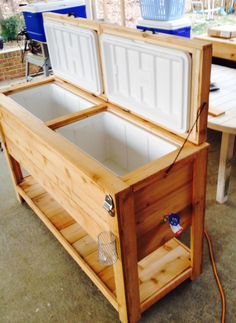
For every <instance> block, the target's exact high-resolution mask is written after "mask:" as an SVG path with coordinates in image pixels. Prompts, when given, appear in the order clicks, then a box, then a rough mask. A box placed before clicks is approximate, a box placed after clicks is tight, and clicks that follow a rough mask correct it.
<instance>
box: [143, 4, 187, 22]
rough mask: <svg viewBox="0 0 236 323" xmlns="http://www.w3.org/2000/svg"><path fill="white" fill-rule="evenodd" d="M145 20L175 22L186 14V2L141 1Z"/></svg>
mask: <svg viewBox="0 0 236 323" xmlns="http://www.w3.org/2000/svg"><path fill="white" fill-rule="evenodd" d="M140 7H141V14H142V17H143V19H148V20H161V21H163V20H175V19H178V18H181V17H182V16H183V14H184V8H185V0H140Z"/></svg>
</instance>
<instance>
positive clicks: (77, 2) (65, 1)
mask: <svg viewBox="0 0 236 323" xmlns="http://www.w3.org/2000/svg"><path fill="white" fill-rule="evenodd" d="M83 5H85V1H83V0H57V1H49V2H45V1H42V2H37V3H31V4H28V5H27V6H24V7H22V11H23V12H32V13H36V12H44V11H53V10H59V9H65V8H73V7H79V6H83Z"/></svg>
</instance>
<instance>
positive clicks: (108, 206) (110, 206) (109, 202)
mask: <svg viewBox="0 0 236 323" xmlns="http://www.w3.org/2000/svg"><path fill="white" fill-rule="evenodd" d="M103 207H104V209H105V210H106V211H107V212H108V213H109V214H110V215H111V216H115V210H114V202H113V199H112V197H111V195H109V194H106V196H105V201H104V204H103Z"/></svg>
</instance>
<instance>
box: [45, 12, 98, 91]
mask: <svg viewBox="0 0 236 323" xmlns="http://www.w3.org/2000/svg"><path fill="white" fill-rule="evenodd" d="M44 27H45V33H46V38H47V45H48V50H49V54H50V61H51V64H52V68H53V71H54V74H55V75H57V76H59V77H61V78H63V79H64V80H66V81H68V82H70V83H72V84H74V85H76V86H80V87H81V88H83V89H85V90H87V91H89V92H92V93H94V94H96V95H100V94H102V93H103V85H102V77H101V66H100V59H99V46H98V38H97V37H98V36H97V33H96V31H94V30H92V29H87V28H83V27H79V26H77V25H73V24H70V23H69V22H66V21H59V20H58V21H55V20H50V19H47V17H45V18H44Z"/></svg>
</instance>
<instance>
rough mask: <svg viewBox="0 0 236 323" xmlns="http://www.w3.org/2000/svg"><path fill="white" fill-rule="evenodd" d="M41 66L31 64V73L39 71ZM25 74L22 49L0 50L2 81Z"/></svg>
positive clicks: (0, 74)
mask: <svg viewBox="0 0 236 323" xmlns="http://www.w3.org/2000/svg"><path fill="white" fill-rule="evenodd" d="M38 71H39V67H38V66H35V65H30V74H33V73H37V72H38ZM24 76H25V62H23V63H22V58H21V51H20V49H8V50H2V51H0V81H5V80H12V79H14V78H19V77H24Z"/></svg>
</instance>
